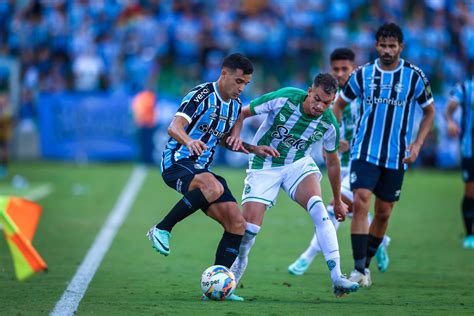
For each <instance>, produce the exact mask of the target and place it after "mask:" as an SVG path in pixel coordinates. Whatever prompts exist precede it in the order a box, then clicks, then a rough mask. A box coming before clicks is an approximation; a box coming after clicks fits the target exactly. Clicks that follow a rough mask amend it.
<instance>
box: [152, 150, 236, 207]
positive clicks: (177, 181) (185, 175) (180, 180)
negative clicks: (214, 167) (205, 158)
mask: <svg viewBox="0 0 474 316" xmlns="http://www.w3.org/2000/svg"><path fill="white" fill-rule="evenodd" d="M204 172H209V173H211V174H212V175H214V177H216V179H217V181H219V182H220V183H221V184H222V186H223V187H224V193H222V195H221V196H220V197H219V198H218V199H217V200H215V201H214V202H212V203H211V204H214V203H219V202H236V203H237V200H236V199H235V197H234V196H233V195H232V192H230V189H229V187H228V186H227V182H226V181H225V179H224V178H223V177H221V176H219V175H217V174H215V173H213V172H211V171H209V169H207V168H202V167H201V166H198V165H195V163H194V161H193V160H191V159H181V160H179V161H178V162H176V163H174V164H173V165H171V166H170V167H169V168H167V169H165V170H163V172H162V173H161V176H162V177H163V180H164V181H165V183H166V184H167V185H168V186H169V187H170V188H172V189H174V190H176V191H178V192H179V193H181V194H185V193H186V192H188V190H189V184H190V183H191V181H193V179H194V176H195V175H197V174H200V173H204ZM202 211H203V212H204V213H206V212H207V209H205V210H204V209H203V210H202Z"/></svg>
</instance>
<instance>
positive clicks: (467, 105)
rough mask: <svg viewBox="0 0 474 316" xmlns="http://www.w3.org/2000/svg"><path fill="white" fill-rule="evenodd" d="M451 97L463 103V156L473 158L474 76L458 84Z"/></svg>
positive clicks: (458, 102) (460, 103)
mask: <svg viewBox="0 0 474 316" xmlns="http://www.w3.org/2000/svg"><path fill="white" fill-rule="evenodd" d="M451 98H452V99H454V101H456V103H457V104H459V105H461V109H462V115H461V135H460V137H461V156H462V157H463V158H472V157H473V156H474V143H473V141H472V138H473V133H474V129H473V127H474V122H473V121H474V113H473V108H474V78H473V79H471V80H466V81H464V82H462V83H459V84H457V85H456V86H455V87H454V89H453V90H452V91H451Z"/></svg>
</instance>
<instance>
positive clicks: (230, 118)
mask: <svg viewBox="0 0 474 316" xmlns="http://www.w3.org/2000/svg"><path fill="white" fill-rule="evenodd" d="M241 108H242V102H241V101H240V99H235V100H234V99H231V100H230V101H229V102H225V101H224V100H222V98H221V96H220V95H219V92H218V90H217V82H207V83H203V84H201V85H199V86H197V87H195V88H194V89H192V90H191V91H190V92H189V93H188V94H187V95H186V96H185V97H184V98H183V101H181V106H180V107H179V109H178V111H177V113H176V116H182V117H184V118H185V119H186V120H187V121H188V122H189V125H188V126H187V127H186V133H187V134H188V135H189V136H190V137H191V138H192V139H199V140H201V141H202V142H204V143H205V144H206V145H207V150H206V151H204V152H203V153H202V155H200V156H197V155H193V156H191V155H190V153H189V150H188V149H187V148H186V146H184V145H182V144H180V143H179V142H178V141H177V140H176V139H174V138H172V137H171V138H170V139H169V140H168V143H167V144H166V148H165V150H164V151H163V159H162V161H161V170H162V171H163V170H165V169H167V168H169V167H170V166H171V165H172V164H173V163H175V162H177V161H179V160H180V159H183V158H191V159H193V160H194V161H195V163H196V166H199V168H209V165H210V164H211V162H212V159H213V157H214V152H215V147H216V146H217V145H218V144H219V142H220V140H221V138H222V137H223V136H224V135H225V134H227V133H228V132H229V131H230V130H231V129H232V127H233V126H234V124H235V121H236V120H237V118H238V117H239V115H240V111H241Z"/></svg>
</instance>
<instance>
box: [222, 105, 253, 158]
mask: <svg viewBox="0 0 474 316" xmlns="http://www.w3.org/2000/svg"><path fill="white" fill-rule="evenodd" d="M250 116H252V113H251V111H250V106H246V107H244V108H243V109H242V111H241V112H240V116H239V118H238V119H237V121H235V125H234V127H232V130H231V131H230V135H229V136H228V137H227V138H226V140H225V141H226V147H227V148H229V149H230V150H233V151H242V152H244V153H246V154H248V151H246V149H245V148H243V147H242V143H243V142H242V139H241V138H240V132H241V130H242V126H243V125H244V120H245V119H246V118H247V117H250Z"/></svg>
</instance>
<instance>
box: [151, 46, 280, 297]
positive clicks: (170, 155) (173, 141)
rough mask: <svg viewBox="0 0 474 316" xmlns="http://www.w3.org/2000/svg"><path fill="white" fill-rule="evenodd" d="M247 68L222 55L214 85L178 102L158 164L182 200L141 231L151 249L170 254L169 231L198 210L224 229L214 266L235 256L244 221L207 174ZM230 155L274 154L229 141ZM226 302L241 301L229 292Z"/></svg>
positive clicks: (237, 105)
mask: <svg viewBox="0 0 474 316" xmlns="http://www.w3.org/2000/svg"><path fill="white" fill-rule="evenodd" d="M252 73H253V66H252V63H251V62H250V60H248V59H247V58H246V57H245V56H243V55H241V54H232V55H229V56H227V57H226V58H225V59H224V61H223V63H222V69H221V75H220V77H219V79H218V80H217V81H216V82H207V83H203V84H201V85H199V86H197V87H195V88H194V89H192V90H191V91H190V92H189V93H188V94H187V95H186V96H185V97H184V99H183V101H182V102H181V106H180V107H179V109H178V111H177V113H176V115H175V117H174V119H173V121H172V122H171V124H170V126H169V127H168V134H169V135H170V136H171V137H170V139H169V141H168V143H167V145H166V148H165V150H164V151H163V159H162V162H161V175H162V177H163V180H164V181H165V183H166V184H167V185H168V186H170V187H171V188H173V189H174V190H176V191H178V192H179V193H181V194H183V198H182V199H180V200H179V201H178V203H177V204H176V205H175V206H174V207H173V208H172V209H171V210H170V211H169V213H168V214H167V215H166V216H165V217H164V218H163V219H162V220H161V221H160V222H159V223H158V224H156V225H155V226H153V227H151V228H150V230H149V231H148V233H147V237H148V239H149V240H150V241H151V243H152V247H153V248H154V249H155V250H156V251H157V252H159V253H161V254H163V255H165V256H168V255H169V254H170V244H169V239H170V238H171V230H172V229H173V227H174V226H175V225H176V224H177V223H178V222H180V221H182V220H183V219H185V218H186V217H188V216H190V215H191V214H193V213H194V212H195V211H196V210H198V209H201V210H202V211H203V212H204V213H205V214H206V215H207V216H209V217H211V218H212V219H214V220H216V221H217V222H218V223H220V224H221V225H222V227H223V228H224V234H223V236H222V238H221V241H220V242H219V245H218V247H217V251H216V258H215V262H214V264H215V265H223V266H226V267H228V268H230V267H231V265H232V263H233V262H234V260H235V258H236V256H237V254H238V252H239V245H240V241H241V239H242V235H243V234H244V231H245V220H244V218H243V216H242V213H241V212H240V210H239V207H238V205H237V202H236V200H235V198H234V196H233V195H232V192H231V191H230V189H229V187H228V186H227V182H226V181H225V179H224V178H223V177H221V176H219V175H217V174H215V173H213V172H211V171H210V169H209V168H210V164H211V162H212V160H213V157H214V152H215V147H216V146H217V145H218V144H220V143H221V144H224V145H225V144H226V143H225V140H226V138H227V137H228V135H229V132H230V131H231V129H232V127H233V126H234V124H235V122H236V120H237V118H238V117H239V115H240V112H241V106H242V103H241V101H240V99H239V96H240V94H241V93H242V91H243V90H244V88H245V87H246V86H247V84H248V83H249V82H250V80H251V78H252ZM225 146H226V147H227V148H228V149H230V150H233V151H240V152H245V153H249V152H251V153H254V154H255V155H257V156H259V157H266V156H267V155H273V156H278V152H277V151H276V150H274V149H272V148H270V147H269V146H253V145H249V144H246V143H242V141H241V140H240V139H237V140H234V142H233V145H232V146H227V145H225ZM227 299H229V300H234V301H241V300H243V299H242V298H241V297H239V296H237V295H235V294H232V295H231V296H229V297H227Z"/></svg>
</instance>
